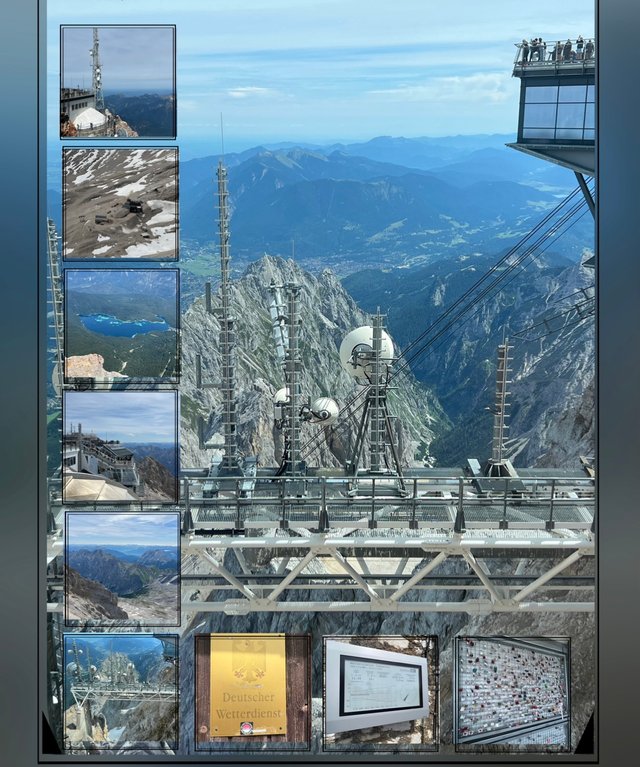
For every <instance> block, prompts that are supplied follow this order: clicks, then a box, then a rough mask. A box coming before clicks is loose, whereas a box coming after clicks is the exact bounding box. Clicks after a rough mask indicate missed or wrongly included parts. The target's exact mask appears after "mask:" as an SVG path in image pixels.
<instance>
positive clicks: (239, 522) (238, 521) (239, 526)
mask: <svg viewBox="0 0 640 767" xmlns="http://www.w3.org/2000/svg"><path fill="white" fill-rule="evenodd" d="M241 481H242V480H240V479H236V480H235V483H236V492H235V500H236V525H235V527H236V530H242V528H243V527H244V524H243V522H242V516H241V514H240V482H241Z"/></svg>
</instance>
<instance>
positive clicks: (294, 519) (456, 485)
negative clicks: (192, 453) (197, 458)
mask: <svg viewBox="0 0 640 767" xmlns="http://www.w3.org/2000/svg"><path fill="white" fill-rule="evenodd" d="M212 482H217V484H218V487H217V488H215V490H214V491H213V492H212V489H211V483H212ZM405 490H406V492H405V493H404V494H397V493H396V492H395V486H394V484H393V481H392V479H389V478H382V477H359V478H358V480H357V484H356V481H355V478H353V477H305V478H290V477H257V478H256V479H255V482H254V483H253V487H252V488H251V490H250V491H249V492H247V478H233V477H229V478H226V477H225V478H224V479H220V480H211V479H209V478H199V477H192V476H191V477H182V478H181V480H180V497H179V501H178V502H177V503H155V504H154V503H149V502H146V501H140V502H137V503H136V502H133V503H128V504H114V503H113V502H108V501H103V502H100V501H94V502H93V503H91V502H87V501H83V503H82V510H83V511H91V510H94V511H105V510H113V511H125V510H129V511H133V510H137V509H147V510H148V509H149V508H153V507H155V508H158V509H163V510H167V511H169V510H173V511H180V512H181V513H182V519H183V531H184V532H189V531H191V530H194V529H196V530H197V529H204V530H206V529H211V530H218V531H233V532H238V533H241V532H242V531H244V530H245V529H247V528H253V529H261V528H276V529H289V528H295V527H301V528H310V529H318V530H327V529H331V528H333V529H336V528H345V527H353V528H365V529H374V528H381V529H392V528H408V529H425V528H426V529H441V530H443V531H444V530H451V529H453V530H454V531H457V532H459V531H461V530H463V529H472V528H495V529H504V530H506V529H521V530H522V529H529V530H535V529H541V530H553V529H554V528H556V527H558V528H566V529H575V530H586V529H589V528H593V519H594V506H595V492H594V486H593V481H592V480H590V479H588V478H584V479H582V478H566V477H550V478H547V477H545V478H517V479H516V478H510V477H506V478H496V479H489V478H481V488H480V487H479V484H478V483H477V481H476V480H475V479H474V478H472V477H444V478H443V477H405ZM50 497H51V503H52V506H53V507H56V506H58V507H61V506H62V499H61V488H60V484H59V481H56V480H52V481H51V483H50ZM66 508H77V506H76V505H74V504H67V505H66Z"/></svg>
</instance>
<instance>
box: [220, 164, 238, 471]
mask: <svg viewBox="0 0 640 767" xmlns="http://www.w3.org/2000/svg"><path fill="white" fill-rule="evenodd" d="M217 175H218V206H219V210H220V218H219V232H220V303H221V306H220V311H219V313H218V315H219V320H220V357H221V367H222V377H221V385H220V388H221V391H222V407H223V416H222V417H223V424H224V453H223V456H222V462H221V464H220V469H221V470H222V472H224V473H230V472H231V473H236V472H237V471H238V467H239V460H238V444H237V437H236V381H235V333H234V329H233V323H234V317H232V316H231V308H230V283H231V278H230V275H229V260H230V254H229V210H228V205H227V198H228V191H227V169H226V168H225V167H224V165H223V163H222V160H220V161H219V162H218V174H217Z"/></svg>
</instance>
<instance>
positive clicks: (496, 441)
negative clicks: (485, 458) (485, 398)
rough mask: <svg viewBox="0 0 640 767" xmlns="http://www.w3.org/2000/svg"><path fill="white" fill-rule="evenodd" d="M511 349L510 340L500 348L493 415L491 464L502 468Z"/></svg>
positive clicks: (505, 340) (504, 342)
mask: <svg viewBox="0 0 640 767" xmlns="http://www.w3.org/2000/svg"><path fill="white" fill-rule="evenodd" d="M510 349H513V346H509V343H508V339H506V338H505V339H504V341H503V343H501V344H500V345H499V346H498V365H497V369H496V401H495V409H494V415H493V448H492V451H491V464H493V465H494V466H496V465H497V466H500V465H501V464H502V463H503V461H504V457H503V452H504V437H505V431H506V430H507V429H508V428H509V427H508V426H507V425H506V424H505V420H506V419H507V418H508V417H509V416H508V414H507V412H506V411H507V408H508V407H509V406H510V405H509V403H508V402H507V396H508V395H509V394H510V392H509V391H507V386H508V385H509V384H510V383H511V381H510V380H509V373H511V368H510V367H509V363H510V362H511V361H512V359H513V357H510V356H509V350H510Z"/></svg>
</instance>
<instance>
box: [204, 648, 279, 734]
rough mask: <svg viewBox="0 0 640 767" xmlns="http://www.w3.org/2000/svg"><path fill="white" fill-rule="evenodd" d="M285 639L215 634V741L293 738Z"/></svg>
mask: <svg viewBox="0 0 640 767" xmlns="http://www.w3.org/2000/svg"><path fill="white" fill-rule="evenodd" d="M284 637H285V635H284V634H212V635H211V655H210V664H211V682H210V684H211V687H210V700H211V708H210V711H211V729H210V735H211V737H214V738H215V737H229V736H232V737H233V736H238V735H286V734H287V663H286V652H285V639H284Z"/></svg>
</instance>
